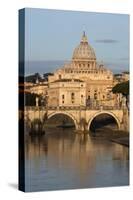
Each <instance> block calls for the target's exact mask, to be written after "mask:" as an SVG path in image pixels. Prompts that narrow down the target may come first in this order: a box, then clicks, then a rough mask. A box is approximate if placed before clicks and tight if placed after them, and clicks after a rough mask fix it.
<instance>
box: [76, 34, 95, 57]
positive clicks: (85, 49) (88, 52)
mask: <svg viewBox="0 0 133 200" xmlns="http://www.w3.org/2000/svg"><path fill="white" fill-rule="evenodd" d="M72 59H73V60H96V55H95V52H94V50H93V48H92V47H91V46H90V45H89V44H88V40H87V37H86V35H85V32H84V33H83V36H82V39H81V42H80V44H79V45H78V46H77V47H76V48H75V50H74V52H73V57H72Z"/></svg>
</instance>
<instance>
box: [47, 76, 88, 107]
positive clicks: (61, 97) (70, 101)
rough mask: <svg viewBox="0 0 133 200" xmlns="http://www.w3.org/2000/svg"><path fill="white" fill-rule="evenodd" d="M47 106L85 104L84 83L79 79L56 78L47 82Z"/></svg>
mask: <svg viewBox="0 0 133 200" xmlns="http://www.w3.org/2000/svg"><path fill="white" fill-rule="evenodd" d="M48 105H49V106H86V83H85V82H83V81H81V80H79V79H58V80H56V81H54V82H51V83H50V84H49V88H48Z"/></svg>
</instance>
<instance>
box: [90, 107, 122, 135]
mask: <svg viewBox="0 0 133 200" xmlns="http://www.w3.org/2000/svg"><path fill="white" fill-rule="evenodd" d="M102 114H107V115H110V116H112V117H113V118H114V119H115V121H116V123H117V125H118V129H120V127H121V123H120V120H119V119H118V117H117V116H116V115H115V114H114V113H113V112H110V111H100V112H96V113H95V114H94V115H93V116H92V117H91V118H90V119H89V121H88V128H87V129H88V131H89V130H90V125H91V123H92V121H93V120H94V119H95V118H96V117H97V116H98V115H102Z"/></svg>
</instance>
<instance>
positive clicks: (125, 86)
mask: <svg viewBox="0 0 133 200" xmlns="http://www.w3.org/2000/svg"><path fill="white" fill-rule="evenodd" d="M112 92H113V93H114V94H115V93H121V94H123V95H124V96H128V95H129V81H126V82H122V83H118V84H117V85H115V86H114V87H113V88H112Z"/></svg>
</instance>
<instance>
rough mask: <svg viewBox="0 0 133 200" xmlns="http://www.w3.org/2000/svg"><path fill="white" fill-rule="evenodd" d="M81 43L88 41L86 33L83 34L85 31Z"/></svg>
mask: <svg viewBox="0 0 133 200" xmlns="http://www.w3.org/2000/svg"><path fill="white" fill-rule="evenodd" d="M81 43H88V40H87V36H86V34H85V31H83V35H82V39H81Z"/></svg>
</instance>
